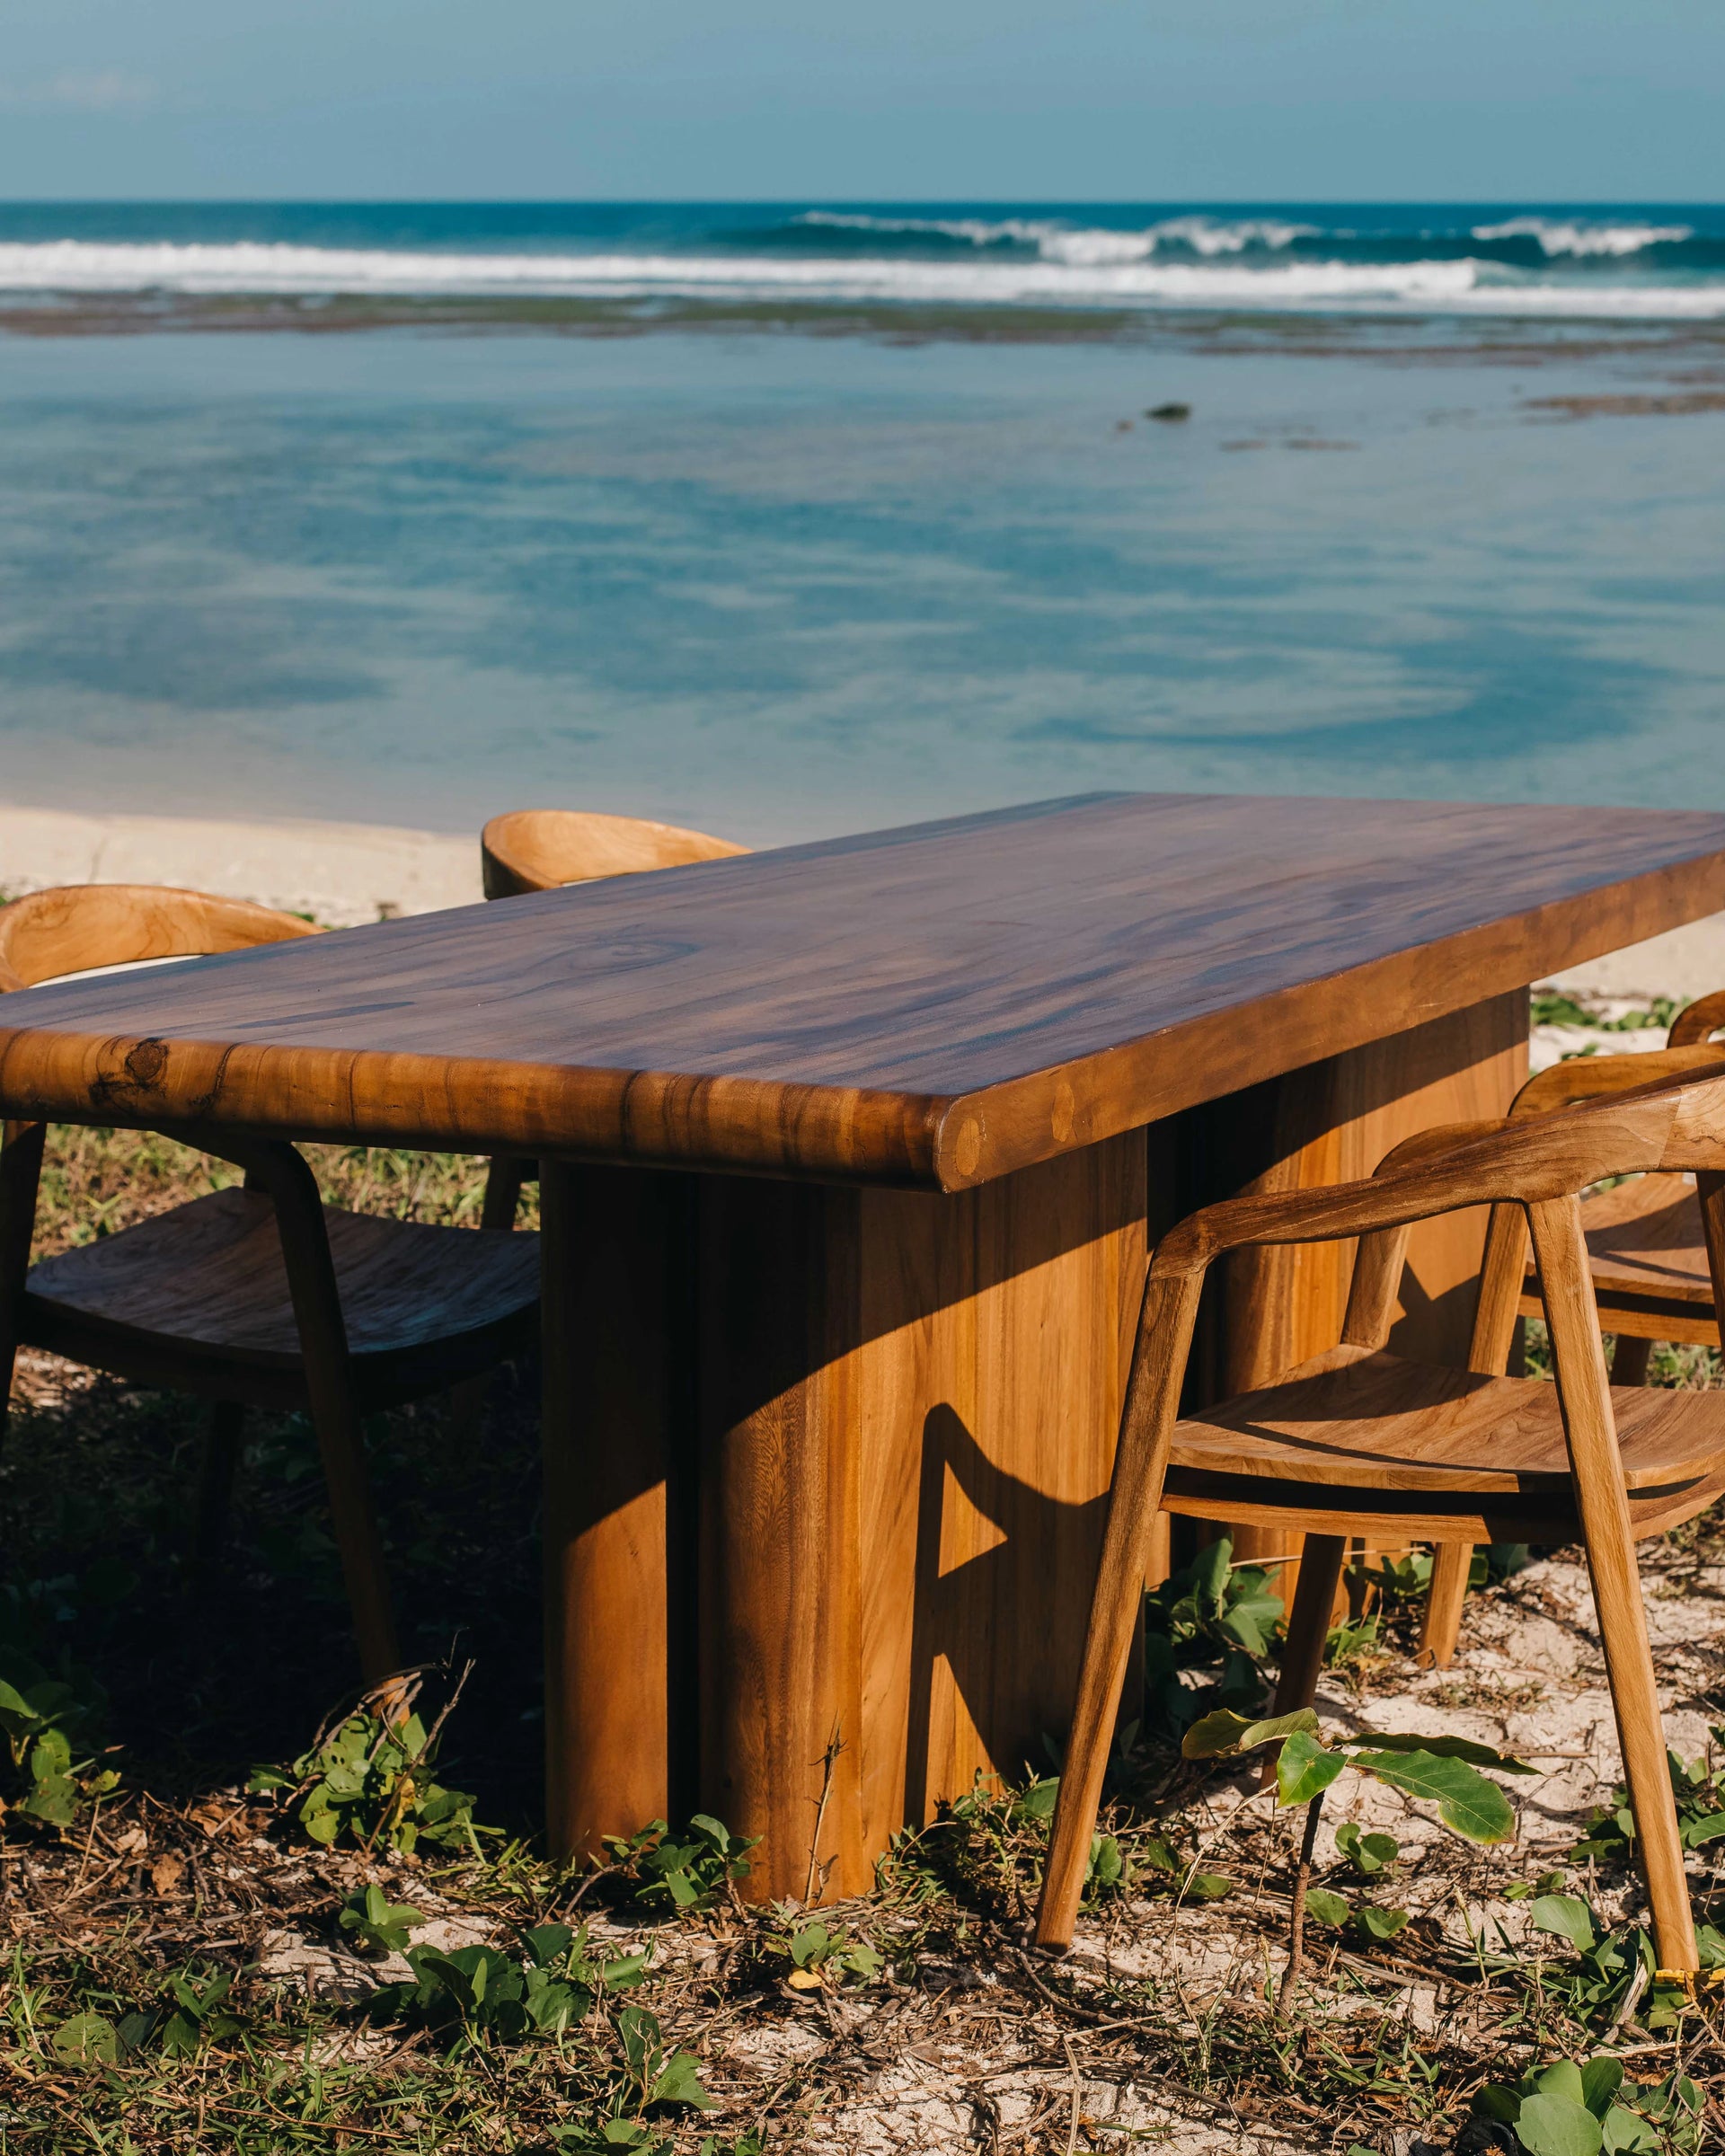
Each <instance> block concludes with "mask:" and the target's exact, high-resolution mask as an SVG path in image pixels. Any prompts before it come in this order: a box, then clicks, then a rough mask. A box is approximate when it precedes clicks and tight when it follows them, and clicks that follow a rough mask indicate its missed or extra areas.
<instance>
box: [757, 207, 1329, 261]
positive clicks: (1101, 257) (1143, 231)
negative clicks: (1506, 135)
mask: <svg viewBox="0 0 1725 2156" xmlns="http://www.w3.org/2000/svg"><path fill="white" fill-rule="evenodd" d="M796 221H797V223H798V224H799V225H827V226H828V227H831V228H836V229H837V230H840V231H845V232H880V233H890V232H900V233H916V232H928V233H938V234H940V235H941V237H942V239H951V240H969V242H970V243H971V245H972V246H975V247H997V246H999V245H1000V244H1001V243H1002V242H1003V241H1012V242H1015V243H1017V244H1018V245H1020V246H1023V247H1034V248H1035V249H1036V250H1037V252H1038V253H1039V254H1040V255H1041V256H1042V258H1043V260H1044V261H1051V262H1069V263H1072V264H1074V265H1075V266H1077V267H1081V268H1089V267H1091V266H1092V265H1094V264H1097V263H1101V262H1141V261H1147V260H1148V258H1149V257H1150V256H1151V255H1153V254H1154V253H1155V252H1157V251H1158V249H1160V248H1163V247H1166V246H1169V245H1173V246H1178V247H1186V248H1190V250H1191V252H1193V253H1194V254H1200V255H1206V256H1208V255H1217V254H1243V253H1244V252H1245V251H1246V249H1247V248H1249V247H1266V248H1271V249H1274V248H1278V247H1287V246H1290V245H1292V243H1294V242H1295V241H1296V240H1299V239H1308V238H1312V237H1315V235H1316V234H1317V232H1318V229H1319V228H1318V226H1317V225H1290V224H1288V223H1287V221H1286V220H1285V219H1282V218H1277V217H1240V218H1235V219H1232V220H1219V219H1217V218H1215V217H1208V216H1184V217H1164V218H1163V220H1162V221H1161V222H1160V223H1159V224H1155V225H1144V226H1142V227H1140V228H1139V229H1138V230H1137V231H1122V230H1119V229H1118V228H1117V227H1115V226H1113V225H1065V224H1061V223H1059V222H1058V221H1057V220H1056V219H1054V218H1051V217H1001V218H998V219H989V218H986V217H880V216H867V215H865V214H864V213H862V211H860V210H835V209H810V210H805V211H804V212H803V213H802V215H801V216H800V217H798V219H797V220H796Z"/></svg>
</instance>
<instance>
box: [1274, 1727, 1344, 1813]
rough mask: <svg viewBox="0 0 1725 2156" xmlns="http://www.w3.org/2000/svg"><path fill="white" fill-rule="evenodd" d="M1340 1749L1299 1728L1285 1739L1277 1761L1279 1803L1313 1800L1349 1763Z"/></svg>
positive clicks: (1303, 1802) (1277, 1798) (1299, 1802)
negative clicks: (1326, 1747)
mask: <svg viewBox="0 0 1725 2156" xmlns="http://www.w3.org/2000/svg"><path fill="white" fill-rule="evenodd" d="M1346 1765H1347V1761H1346V1760H1345V1759H1344V1758H1343V1757H1342V1755H1341V1754H1340V1752H1326V1751H1325V1750H1324V1748H1323V1745H1321V1744H1320V1743H1319V1742H1318V1740H1317V1738H1316V1737H1315V1736H1312V1735H1311V1734H1310V1733H1309V1732H1308V1731H1306V1730H1305V1729H1296V1730H1295V1731H1294V1733H1293V1735H1292V1736H1288V1737H1287V1738H1286V1739H1284V1741H1283V1744H1282V1748H1281V1751H1280V1753H1279V1754H1278V1757H1277V1761H1276V1801H1277V1802H1278V1804H1310V1803H1311V1801H1312V1799H1313V1798H1314V1797H1316V1796H1318V1795H1320V1794H1321V1793H1322V1792H1323V1790H1325V1789H1328V1788H1329V1787H1330V1784H1331V1782H1332V1781H1333V1780H1335V1779H1336V1777H1337V1775H1338V1774H1340V1772H1341V1770H1342V1769H1343V1767H1345V1766H1346Z"/></svg>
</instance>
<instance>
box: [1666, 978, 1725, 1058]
mask: <svg viewBox="0 0 1725 2156" xmlns="http://www.w3.org/2000/svg"><path fill="white" fill-rule="evenodd" d="M1721 1027H1725V988H1715V989H1714V990H1713V992H1712V994H1711V995H1698V996H1697V997H1696V998H1695V1000H1694V1003H1691V1004H1689V1005H1688V1007H1687V1008H1686V1009H1685V1010H1682V1011H1679V1012H1678V1013H1677V1015H1676V1018H1674V1019H1673V1020H1672V1021H1671V1030H1670V1031H1669V1032H1668V1034H1667V1035H1666V1037H1665V1045H1666V1047H1668V1048H1693V1047H1701V1046H1702V1044H1703V1042H1705V1041H1709V1040H1711V1039H1712V1037H1713V1035H1714V1034H1715V1033H1716V1032H1718V1031H1719V1030H1720V1029H1721Z"/></svg>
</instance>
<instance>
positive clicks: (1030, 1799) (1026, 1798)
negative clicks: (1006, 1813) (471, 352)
mask: <svg viewBox="0 0 1725 2156" xmlns="http://www.w3.org/2000/svg"><path fill="white" fill-rule="evenodd" d="M1059 1797H1060V1777H1059V1776H1058V1775H1054V1776H1052V1777H1051V1778H1050V1779H1049V1780H1046V1781H1033V1782H1032V1783H1031V1786H1030V1788H1029V1789H1026V1790H1025V1791H1024V1793H1023V1794H1022V1796H1021V1797H1019V1798H1017V1799H1016V1801H1015V1802H1014V1803H1013V1819H1014V1820H1017V1821H1022V1820H1026V1819H1052V1818H1053V1816H1054V1807H1055V1806H1056V1804H1057V1802H1058V1801H1059Z"/></svg>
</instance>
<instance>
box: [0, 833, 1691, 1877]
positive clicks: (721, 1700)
mask: <svg viewBox="0 0 1725 2156" xmlns="http://www.w3.org/2000/svg"><path fill="white" fill-rule="evenodd" d="M1721 907H1725V817H1720V816H1715V815H1712V814H1700V813H1660V812H1651V811H1632V810H1618V809H1612V810H1604V809H1584V808H1526V807H1505V806H1480V805H1477V804H1474V805H1463V806H1458V805H1453V804H1444V803H1429V802H1385V801H1359V800H1267V799H1257V798H1241V797H1211V796H1201V795H1177V794H1165V795H1156V794H1148V795H1118V794H1094V795H1088V796H1084V797H1079V798H1075V799H1072V800H1058V801H1052V802H1043V803H1038V804H1035V805H1032V806H1030V807H1025V808H1008V809H1002V810H998V811H994V812H991V813H988V814H984V815H977V816H969V817H956V818H951V819H949V820H946V821H942V822H938V823H925V824H921V825H916V826H909V827H907V828H903V829H898V830H888V831H879V832H870V833H866V834H864V835H861V836H855V837H849V838H842V839H835V840H830V841H823V842H820V843H818V844H806V845H798V846H788V847H783V848H780V849H777V850H775V851H772V852H766V853H755V854H752V855H747V856H741V857H739V858H736V859H731V860H725V861H719V862H707V863H703V864H700V865H698V866H694V867H688V868H682V869H673V870H664V871H661V872H659V873H656V874H649V875H640V876H631V877H627V878H619V879H614V880H611V881H606V882H600V883H592V884H588V885H585V886H577V887H572V888H567V889H562V890H557V891H551V892H545V893H542V894H539V895H535V896H532V897H520V898H513V899H509V900H506V901H503V902H501V903H499V904H494V905H491V906H472V907H464V908H458V909H456V910H454V911H450V912H447V913H438V914H429V915H419V916H417V917H413V918H410V919H407V920H401V921H393V922H388V923H380V924H378V925H377V926H376V927H369V928H359V929H352V930H347V931H344V932H340V933H334V934H331V935H327V936H321V937H315V938H312V939H308V940H305V941H295V942H288V943H283V944H278V945H275V946H272V947H269V948H265V949H261V950H251V951H245V952H240V953H234V954H231V955H228V956H225V957H219V958H213V959H199V960H193V961H190V962H187V963H184V964H180V965H176V966H173V967H170V968H160V969H154V970H149V971H144V972H138V973H133V974H128V975H119V976H104V977H100V978H90V979H87V980H84V981H73V982H67V983H64V984H60V985H52V986H48V987H42V988H38V989H33V990H30V991H27V992H24V993H22V994H13V995H10V996H8V997H6V998H5V999H4V1003H0V1111H4V1115H5V1116H7V1117H9V1118H46V1119H49V1120H52V1121H69V1122H83V1123H100V1124H104V1125H130V1126H137V1127H148V1128H152V1129H161V1130H164V1131H170V1132H175V1133H179V1134H181V1135H186V1136H188V1137H190V1138H192V1139H193V1140H195V1138H196V1136H197V1134H198V1132H199V1129H213V1128H215V1127H230V1128H238V1129H243V1130H245V1131H250V1132H252V1133H263V1134H268V1135H275V1136H284V1137H288V1138H290V1139H296V1140H303V1141H341V1142H346V1143H359V1144H403V1145H413V1146H423V1147H429V1148H434V1149H438V1150H445V1151H460V1152H475V1153H490V1152H510V1153H525V1154H528V1155H531V1156H533V1157H535V1158H537V1159H538V1160H540V1162H542V1219H543V1234H544V1241H543V1267H544V1276H543V1277H544V1462H545V1466H544V1549H545V1572H546V1648H545V1651H546V1739H547V1789H548V1795H547V1807H548V1827H549V1833H550V1838H551V1841H552V1843H553V1847H554V1848H555V1849H556V1850H558V1851H562V1852H574V1851H582V1850H588V1849H592V1848H594V1847H596V1846H597V1842H598V1838H599V1837H600V1836H601V1835H602V1834H605V1833H626V1832H629V1831H631V1830H632V1829H634V1828H637V1827H639V1826H640V1825H642V1823H643V1822H645V1821H646V1820H648V1819H650V1818H653V1817H660V1818H666V1817H669V1818H677V1817H678V1816H687V1814H688V1813H689V1812H690V1811H691V1810H694V1809H696V1808H700V1809H703V1810H706V1811H708V1812H712V1813H716V1814H717V1815H719V1816H721V1817H722V1818H723V1819H724V1820H725V1821H726V1822H727V1823H728V1824H729V1825H730V1827H731V1828H732V1829H733V1830H734V1831H736V1832H739V1833H747V1834H751V1835H758V1836H760V1837H761V1842H760V1845H759V1847H758V1848H757V1849H756V1851H755V1869H754V1870H753V1871H752V1873H751V1874H750V1876H749V1878H748V1879H747V1881H746V1882H745V1891H747V1892H748V1893H749V1894H751V1895H756V1896H761V1897H765V1896H775V1897H776V1896H782V1895H798V1896H801V1895H805V1894H806V1893H810V1892H812V1893H815V1894H818V1893H820V1892H822V1891H823V1890H824V1891H825V1892H826V1893H827V1894H828V1895H836V1894H841V1893H851V1892H854V1891H856V1890H858V1889H860V1888H862V1887H863V1886H866V1885H867V1883H868V1880H869V1878H870V1868H871V1862H872V1860H873V1859H874V1858H875V1857H876V1856H877V1855H878V1854H879V1853H880V1851H882V1850H883V1849H884V1848H886V1846H887V1845H888V1843H889V1839H890V1837H891V1835H892V1833H894V1832H895V1830H897V1829H898V1828H899V1827H900V1826H902V1825H905V1824H906V1823H907V1822H916V1821H919V1820H922V1819H924V1818H926V1817H927V1816H930V1813H931V1811H932V1809H933V1807H934V1805H935V1804H936V1802H937V1801H938V1800H939V1799H940V1798H943V1797H951V1796H955V1795H957V1794H959V1793H960V1792H962V1791H963V1790H965V1789H968V1788H969V1786H970V1785H971V1782H972V1780H973V1778H974V1777H975V1775H976V1774H977V1773H978V1772H985V1773H986V1772H1000V1773H1004V1774H1008V1775H1011V1774H1016V1773H1018V1772H1021V1771H1022V1766H1023V1764H1024V1763H1026V1762H1028V1763H1031V1765H1033V1766H1036V1767H1039V1768H1046V1767H1047V1765H1048V1761H1049V1759H1050V1757H1051V1756H1053V1755H1054V1753H1055V1751H1056V1749H1057V1746H1058V1745H1059V1742H1060V1739H1061V1736H1062V1733H1063V1731H1064V1728H1065V1727H1066V1720H1067V1718H1068V1716H1069V1714H1070V1711H1071V1703H1072V1698H1073V1692H1074V1689H1075V1679H1076V1673H1077V1668H1078V1661H1079V1656H1080V1651H1081V1648H1082V1644H1083V1636H1084V1621H1085V1615H1086V1610H1087V1605H1088V1598H1089V1594H1090V1589H1091V1584H1092V1572H1093V1566H1094V1562H1095V1556H1096V1551H1097V1546H1098V1538H1099V1534H1100V1530H1101V1516H1102V1509H1103V1499H1104V1493H1105V1491H1106V1489H1107V1485H1108V1478H1109V1472H1110V1461H1111V1456H1112V1452H1113V1445H1114V1438H1115V1429H1116V1424H1117V1420H1118V1417H1119V1409H1120V1403H1121V1397H1122V1389H1123V1385H1124V1381H1125V1376H1126V1372H1127V1367H1128V1356H1129V1351H1130V1343H1131V1338H1132V1331H1133V1326H1134V1321H1135V1318H1136V1314H1137V1303H1138V1299H1139V1294H1140V1291H1141V1286H1142V1282H1143V1277H1144V1271H1145V1265H1146V1249H1147V1246H1148V1244H1149V1242H1150V1241H1153V1240H1154V1237H1155V1236H1156V1235H1157V1234H1158V1233H1160V1232H1161V1231H1162V1229H1163V1227H1164V1226H1165V1225H1166V1224H1168V1223H1170V1222H1171V1221H1172V1220H1173V1219H1175V1218H1177V1217H1178V1216H1179V1215H1181V1214H1182V1213H1184V1212H1185V1211H1187V1210H1189V1209H1190V1207H1192V1206H1196V1205H1199V1204H1200V1203H1204V1202H1207V1201H1208V1200H1209V1199H1211V1198H1213V1197H1217V1196H1220V1195H1224V1194H1225V1193H1228V1192H1232V1191H1238V1190H1245V1189H1255V1190H1265V1189H1272V1188H1290V1187H1294V1186H1298V1185H1305V1184H1311V1183H1315V1182H1322V1181H1329V1180H1335V1179H1337V1178H1340V1177H1347V1176H1353V1175H1358V1174H1363V1173H1367V1172H1369V1171H1370V1170H1371V1169H1372V1168H1373V1167H1374V1166H1375V1165H1376V1162H1377V1160H1378V1159H1379V1158H1380V1157H1381V1155H1382V1154H1383V1153H1384V1152H1385V1151H1386V1150H1387V1149H1388V1148H1389V1147H1390V1146H1391V1145H1393V1144H1395V1143H1396V1142H1397V1141H1398V1140H1399V1139H1400V1138H1402V1136H1403V1135H1406V1134H1407V1133H1408V1132H1410V1131H1411V1130H1413V1129H1416V1128H1420V1127H1424V1126H1426V1125H1429V1124H1431V1123H1435V1122H1439V1121H1444V1120H1450V1119H1455V1118H1464V1117H1477V1116H1482V1115H1491V1114H1496V1113H1499V1112H1501V1110H1502V1109H1504V1108H1506V1107H1507V1105H1508V1101H1509V1099H1510V1097H1511V1095H1512V1094H1513V1092H1514V1091H1515V1089H1516V1087H1517V1083H1518V1082H1520V1080H1521V1078H1522V1077H1523V1075H1524V1074H1525V1072H1526V1042H1527V1015H1528V1004H1527V994H1526V990H1527V986H1528V984H1529V983H1530V982H1531V981H1533V980H1535V979H1537V978H1539V977H1541V976H1544V975H1545V974H1547V973H1550V972H1552V971H1553V970H1555V969H1557V968H1561V967H1564V966H1568V965H1570V964H1573V963H1575V962H1577V961H1579V960H1580V959H1586V958H1588V957H1591V956H1594V955H1597V954H1598V953H1600V952H1603V951H1606V950H1614V949H1616V948H1618V947H1620V946H1622V945H1623V944H1627V943H1630V942H1633V941H1639V940H1640V939H1641V938H1643V937H1647V936H1650V935H1653V934H1655V933H1657V932H1660V931H1662V930H1666V929H1669V928H1672V927H1674V926H1676V925H1677V924H1678V923H1682V922H1684V921H1686V920H1690V919H1692V918H1694V917H1695V916H1697V915H1703V914H1706V913H1710V912H1712V911H1714V910H1717V909H1719V908H1721ZM1481 1236H1482V1223H1481V1222H1480V1221H1479V1220H1478V1219H1477V1218H1474V1217H1468V1216H1458V1217H1455V1218H1452V1219H1449V1220H1445V1221H1438V1222H1434V1223H1429V1224H1426V1225H1425V1226H1424V1227H1422V1228H1420V1229H1419V1230H1417V1231H1416V1233H1415V1236H1414V1239H1413V1243H1412V1247H1411V1258H1410V1263H1409V1268H1408V1271H1407V1275H1406V1278H1405V1281H1404V1285H1403V1289H1402V1305H1401V1308H1402V1317H1401V1320H1400V1323H1399V1328H1398V1333H1397V1336H1396V1344H1397V1345H1399V1346H1400V1347H1402V1348H1403V1349H1404V1350H1411V1351H1413V1352H1417V1353H1423V1354H1427V1355H1431V1356H1438V1357H1448V1356H1457V1357H1459V1356H1460V1354H1461V1353H1462V1352H1463V1351H1464V1347H1465V1343H1466V1335H1467V1330H1468V1325H1469V1321H1470V1317H1471V1306H1472V1295H1473V1277H1474V1273H1475V1270H1476V1268H1477V1262H1478V1257H1479V1250H1480V1242H1481ZM1350 1256H1351V1252H1350V1249H1349V1246H1346V1245H1327V1246H1321V1247H1318V1248H1315V1249H1305V1250H1260V1251H1254V1252H1251V1253H1248V1254H1245V1255H1243V1257H1241V1258H1240V1259H1237V1260H1236V1261H1235V1262H1234V1264H1233V1266H1232V1267H1231V1268H1230V1269H1229V1270H1228V1272H1227V1274H1226V1276H1225V1280H1224V1281H1223V1283H1222V1286H1221V1292H1220V1293H1219V1294H1218V1296H1217V1297H1216V1303H1215V1307H1214V1308H1213V1309H1212V1310H1211V1311H1210V1312H1208V1313H1207V1318H1206V1321H1205V1329H1204V1334H1203V1340H1202V1354H1201V1356H1200V1357H1199V1366H1200V1371H1201V1375H1200V1378H1199V1383H1201V1384H1202V1386H1203V1387H1204V1388H1205V1389H1207V1391H1208V1392H1211V1393H1215V1394H1219V1393H1222V1392H1233V1391H1235V1390H1238V1389H1241V1388H1243V1387H1244V1386H1247V1385H1255V1384H1260V1383H1264V1382H1266V1381H1267V1380H1268V1379H1269V1378H1270V1377H1272V1376H1274V1375H1275V1374H1278V1372H1279V1371H1280V1370H1282V1369H1285V1368H1286V1367H1287V1366H1288V1365H1291V1364H1292V1363H1294V1362H1296V1361H1297V1360H1299V1359H1300V1358H1301V1357H1302V1356H1305V1355H1307V1354H1310V1353H1313V1352H1315V1351H1316V1350H1318V1349H1320V1348H1322V1347H1325V1346H1328V1345H1331V1344H1333V1342H1334V1340H1335V1339H1336V1338H1337V1337H1338V1334H1339V1330H1340V1318H1341V1310H1342V1303H1343V1298H1344V1294H1345V1289H1346V1284H1347V1279H1348V1274H1349V1263H1350ZM1242 1546H1243V1547H1246V1546H1247V1545H1244V1544H1243V1545H1242Z"/></svg>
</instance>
